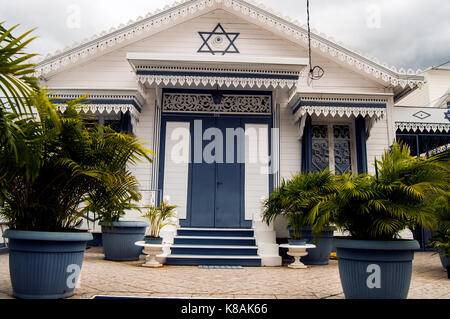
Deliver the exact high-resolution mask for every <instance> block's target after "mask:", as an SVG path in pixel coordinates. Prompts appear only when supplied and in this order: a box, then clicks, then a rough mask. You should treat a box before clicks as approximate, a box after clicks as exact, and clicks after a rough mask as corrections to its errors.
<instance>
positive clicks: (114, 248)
mask: <svg viewBox="0 0 450 319" xmlns="http://www.w3.org/2000/svg"><path fill="white" fill-rule="evenodd" d="M103 130H104V131H105V133H106V134H107V136H109V137H117V138H120V139H122V140H123V141H125V143H126V144H127V145H128V147H129V149H128V150H127V149H125V148H124V149H118V148H115V151H114V158H110V159H109V162H108V164H107V165H108V168H109V169H110V170H112V171H116V172H121V173H120V177H119V178H118V179H116V180H115V183H103V184H102V185H101V187H97V188H95V189H94V190H93V191H91V192H89V194H88V197H87V199H86V203H87V205H86V207H85V210H86V211H88V212H89V213H93V214H94V218H96V217H97V216H98V217H99V219H100V225H101V226H102V243H103V252H104V254H105V259H106V260H111V261H133V260H138V259H139V256H140V254H141V252H142V247H138V246H136V245H135V244H134V243H135V242H137V241H141V240H143V239H144V234H145V231H146V228H147V227H148V226H149V224H148V223H147V222H145V221H124V220H121V219H122V218H123V217H124V216H125V215H126V213H127V211H131V210H136V211H140V208H139V207H138V206H137V205H136V204H135V203H137V202H139V201H140V200H141V198H142V196H141V193H140V191H139V182H138V180H137V179H136V177H135V176H134V175H133V174H132V173H131V172H130V171H129V167H130V166H131V165H134V164H136V161H137V160H139V158H143V159H145V160H148V161H150V162H151V161H152V159H151V156H153V153H152V152H151V151H150V150H147V149H145V148H143V145H142V144H141V143H139V141H138V139H136V138H134V137H132V136H130V135H125V134H117V133H115V132H114V131H113V130H112V129H111V128H103ZM130 150H131V151H130Z"/></svg>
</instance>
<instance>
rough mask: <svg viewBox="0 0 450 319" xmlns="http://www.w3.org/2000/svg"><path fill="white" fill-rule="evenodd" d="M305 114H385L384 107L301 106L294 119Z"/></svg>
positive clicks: (345, 115) (372, 115)
mask: <svg viewBox="0 0 450 319" xmlns="http://www.w3.org/2000/svg"><path fill="white" fill-rule="evenodd" d="M305 115H317V116H320V115H323V116H329V115H330V116H332V117H351V116H355V117H358V116H359V115H361V116H363V117H366V116H369V117H371V118H377V119H379V118H382V117H384V116H385V115H386V109H385V108H375V107H354V106H348V107H336V106H332V107H330V106H302V107H300V109H299V110H298V111H297V112H296V113H295V119H296V121H298V120H300V119H301V118H302V117H303V116H305Z"/></svg>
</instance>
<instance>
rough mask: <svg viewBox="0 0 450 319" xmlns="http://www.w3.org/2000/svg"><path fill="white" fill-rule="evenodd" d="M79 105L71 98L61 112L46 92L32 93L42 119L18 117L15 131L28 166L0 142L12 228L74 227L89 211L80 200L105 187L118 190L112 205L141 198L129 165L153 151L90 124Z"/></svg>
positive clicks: (1, 193) (2, 186)
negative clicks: (123, 200) (81, 113)
mask: <svg viewBox="0 0 450 319" xmlns="http://www.w3.org/2000/svg"><path fill="white" fill-rule="evenodd" d="M79 103H80V101H78V100H75V101H71V102H69V103H68V107H67V110H66V112H65V113H64V114H60V113H58V112H57V111H56V109H55V107H54V106H53V105H52V103H51V102H50V101H49V100H48V98H47V97H46V95H45V92H39V94H35V95H34V96H33V106H34V107H35V108H36V110H37V114H38V117H39V119H40V120H39V121H38V120H36V119H34V118H18V119H16V120H15V122H14V123H15V125H14V127H13V130H16V131H17V134H18V135H19V136H21V138H20V139H19V140H20V143H21V144H23V145H24V147H23V150H24V151H26V152H27V157H28V164H27V165H20V164H18V163H17V161H16V160H15V156H14V152H12V151H11V150H10V149H9V148H7V147H4V146H2V149H1V150H0V201H3V202H4V206H3V207H2V208H1V210H0V215H1V216H3V217H4V218H5V219H6V220H7V221H8V223H9V227H10V228H11V229H17V230H33V231H50V232H55V231H65V230H68V229H73V228H76V227H77V226H79V225H80V223H81V216H82V215H83V213H84V212H85V211H84V209H81V206H82V204H83V203H85V201H86V200H87V199H88V198H89V195H90V194H95V193H98V192H100V190H103V189H105V188H106V189H108V190H109V189H115V190H120V192H118V193H117V194H116V197H115V202H113V203H117V202H119V201H120V200H119V199H129V198H137V197H138V191H137V189H136V187H135V185H136V183H137V182H136V180H135V178H134V177H133V176H132V175H131V174H130V172H128V171H127V170H126V165H127V164H128V165H133V164H134V163H136V162H137V161H139V160H141V159H144V160H149V161H151V155H152V154H151V152H150V151H149V150H147V149H145V148H144V147H143V145H142V144H141V143H140V142H139V140H138V139H136V138H134V137H132V136H129V135H125V134H119V133H115V132H113V131H112V130H111V129H109V128H104V127H102V126H99V125H95V126H93V127H87V126H86V123H85V119H84V118H83V116H81V115H80V114H79V112H78V111H77V108H78V104H79ZM30 172H32V173H30ZM118 198H119V199H118ZM102 204H103V205H106V204H105V202H102ZM98 207H99V204H98Z"/></svg>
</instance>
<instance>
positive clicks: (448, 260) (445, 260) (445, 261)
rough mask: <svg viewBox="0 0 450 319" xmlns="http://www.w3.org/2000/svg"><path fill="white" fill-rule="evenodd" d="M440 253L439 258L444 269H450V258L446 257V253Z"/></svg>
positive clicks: (440, 251)
mask: <svg viewBox="0 0 450 319" xmlns="http://www.w3.org/2000/svg"><path fill="white" fill-rule="evenodd" d="M438 252H439V257H440V258H441V263H442V267H444V268H445V269H447V268H448V267H450V258H448V257H444V252H443V251H442V250H438Z"/></svg>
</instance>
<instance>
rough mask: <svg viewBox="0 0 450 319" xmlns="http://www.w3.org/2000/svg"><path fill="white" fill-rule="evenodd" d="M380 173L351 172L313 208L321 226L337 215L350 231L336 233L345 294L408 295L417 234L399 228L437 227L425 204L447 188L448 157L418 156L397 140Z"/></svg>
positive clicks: (379, 165)
mask: <svg viewBox="0 0 450 319" xmlns="http://www.w3.org/2000/svg"><path fill="white" fill-rule="evenodd" d="M375 165H376V176H370V175H359V176H354V175H352V174H346V175H343V176H341V177H340V178H339V189H338V192H336V193H333V194H331V195H329V196H328V197H327V198H326V199H325V200H323V201H322V202H320V203H319V204H318V205H317V207H316V209H315V210H313V211H314V214H315V215H316V216H315V217H316V218H317V220H318V223H317V226H316V227H320V225H322V224H324V223H328V222H330V221H332V222H333V223H335V224H336V226H338V227H339V228H340V229H341V230H344V231H348V232H349V233H350V237H347V238H338V239H335V246H336V249H337V255H338V260H339V261H338V263H339V273H340V277H341V283H342V287H343V290H344V294H345V296H346V298H350V299H355V298H364V299H404V298H406V297H407V296H408V291H409V285H410V282H411V274H412V260H413V258H414V250H416V249H418V248H419V244H418V242H417V241H415V240H401V239H399V233H400V231H402V230H403V229H405V228H408V227H412V226H413V225H416V224H419V225H422V226H424V227H425V228H432V227H433V225H434V224H435V222H436V219H435V215H434V211H433V209H432V208H430V207H429V206H428V205H426V201H425V198H426V196H427V195H429V194H430V193H440V192H445V191H446V189H447V188H448V181H447V180H446V179H445V178H442V177H443V176H449V167H448V160H445V159H443V158H439V157H435V158H430V159H424V158H414V157H412V156H411V155H410V151H409V148H408V147H407V146H405V145H402V144H394V145H393V146H392V148H391V150H390V151H386V152H385V154H384V155H383V157H382V160H381V161H376V164H375Z"/></svg>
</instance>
